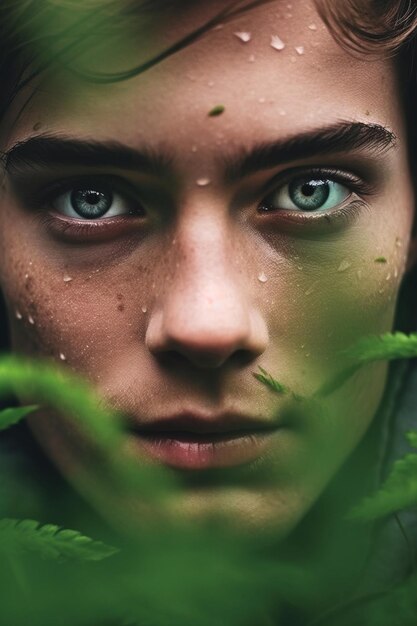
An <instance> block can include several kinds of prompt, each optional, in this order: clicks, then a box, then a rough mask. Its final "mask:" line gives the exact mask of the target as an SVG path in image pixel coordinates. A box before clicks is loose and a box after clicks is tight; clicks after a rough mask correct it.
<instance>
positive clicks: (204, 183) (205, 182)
mask: <svg viewBox="0 0 417 626" xmlns="http://www.w3.org/2000/svg"><path fill="white" fill-rule="evenodd" d="M196 183H197V185H198V186H199V187H207V185H210V183H211V180H210V178H198V179H197V181H196Z"/></svg>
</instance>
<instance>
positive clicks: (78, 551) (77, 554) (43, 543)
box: [0, 518, 118, 561]
mask: <svg viewBox="0 0 417 626" xmlns="http://www.w3.org/2000/svg"><path fill="white" fill-rule="evenodd" d="M0 552H6V553H9V554H10V553H12V554H16V553H22V552H32V553H33V552H35V553H37V554H38V555H39V556H41V557H42V558H44V559H59V560H69V559H73V560H74V559H75V560H81V561H101V560H103V559H106V558H108V557H109V556H112V555H113V554H116V552H118V550H117V549H116V548H113V547H111V546H108V545H106V544H104V543H102V542H101V541H94V540H93V539H90V537H86V536H84V535H82V534H81V533H79V532H78V531H76V530H66V529H63V528H60V527H59V526H55V525H54V524H45V525H43V526H41V525H40V523H39V522H37V521H35V520H31V519H25V520H16V519H9V518H4V519H1V520H0Z"/></svg>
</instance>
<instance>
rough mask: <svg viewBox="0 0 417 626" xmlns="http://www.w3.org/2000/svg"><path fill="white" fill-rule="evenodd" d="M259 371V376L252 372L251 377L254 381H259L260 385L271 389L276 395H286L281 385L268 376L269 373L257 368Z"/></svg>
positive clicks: (284, 388)
mask: <svg viewBox="0 0 417 626" xmlns="http://www.w3.org/2000/svg"><path fill="white" fill-rule="evenodd" d="M259 370H260V372H261V373H260V374H258V373H257V372H253V375H254V377H255V378H256V380H259V382H260V383H262V384H263V385H265V386H266V387H268V388H269V389H271V390H272V391H273V392H274V393H278V394H284V393H288V389H287V388H286V387H285V386H284V385H282V384H281V383H280V382H278V381H277V380H276V379H275V378H273V377H272V376H271V374H269V372H267V371H266V370H264V368H263V367H260V366H259Z"/></svg>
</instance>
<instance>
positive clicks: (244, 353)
mask: <svg viewBox="0 0 417 626" xmlns="http://www.w3.org/2000/svg"><path fill="white" fill-rule="evenodd" d="M254 358H256V355H254V354H253V353H252V352H251V351H250V350H236V351H235V352H234V353H233V354H230V355H225V354H222V355H221V354H219V353H212V354H207V353H204V354H202V353H198V352H187V353H186V352H184V351H177V350H167V351H166V352H160V353H159V354H158V360H159V362H160V364H161V365H162V366H166V367H179V368H186V367H188V368H189V367H190V365H192V366H193V367H199V368H202V369H213V368H218V367H221V366H222V365H224V364H225V363H226V362H228V363H230V364H231V365H235V366H238V367H243V366H245V365H249V364H250V363H251V362H252V361H253V360H254Z"/></svg>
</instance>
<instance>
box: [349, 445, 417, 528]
mask: <svg viewBox="0 0 417 626" xmlns="http://www.w3.org/2000/svg"><path fill="white" fill-rule="evenodd" d="M416 436H417V434H416ZM416 505H417V454H407V455H406V456H405V457H403V458H402V459H399V460H398V461H396V462H395V463H394V465H393V467H392V471H391V474H390V475H389V476H388V478H387V480H386V481H385V483H384V485H383V486H382V487H381V489H380V490H379V491H377V492H376V493H375V494H374V495H372V496H369V497H367V498H365V499H364V500H363V502H362V503H361V504H359V505H358V506H357V507H355V508H354V509H353V510H352V511H351V513H350V516H349V517H351V518H354V519H359V520H363V521H371V520H375V519H379V518H382V517H385V516H386V515H390V514H392V513H396V512H398V511H401V510H402V509H406V508H409V507H411V506H416Z"/></svg>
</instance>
